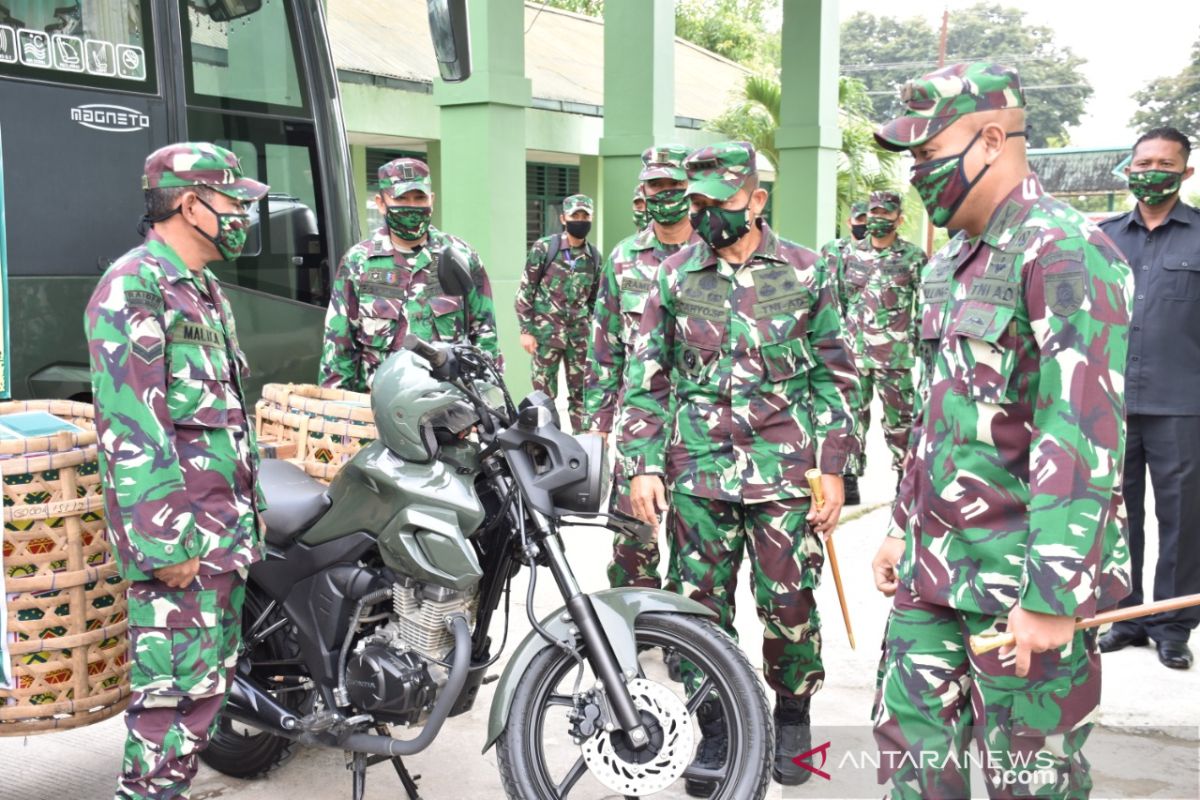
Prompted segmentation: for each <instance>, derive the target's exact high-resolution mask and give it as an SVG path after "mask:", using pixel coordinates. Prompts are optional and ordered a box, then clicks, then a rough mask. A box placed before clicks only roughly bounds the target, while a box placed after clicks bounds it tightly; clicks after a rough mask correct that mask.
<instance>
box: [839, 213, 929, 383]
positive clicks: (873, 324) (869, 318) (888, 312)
mask: <svg viewBox="0 0 1200 800" xmlns="http://www.w3.org/2000/svg"><path fill="white" fill-rule="evenodd" d="M838 261H839V269H838V272H837V285H838V300H839V302H840V303H841V305H842V310H843V314H844V315H845V320H846V334H847V338H848V339H849V341H850V346H851V347H852V348H853V350H854V354H855V356H856V357H857V358H858V366H859V368H860V369H910V368H911V367H912V366H913V364H914V363H915V355H916V354H915V352H914V349H915V346H916V342H917V336H916V323H917V285H918V283H919V280H920V274H921V267H923V266H924V265H925V252H924V251H923V250H921V248H919V247H917V246H916V245H915V244H913V243H912V242H906V241H905V240H903V239H901V238H899V237H897V238H896V241H894V242H893V243H892V244H891V245H890V246H888V247H885V248H884V249H882V250H876V249H875V247H874V245H872V244H871V237H870V236H867V237H866V238H864V239H863V240H862V241H861V242H854V243H851V244H849V245H848V246H847V247H845V248H844V249H843V250H842V252H841V257H840V258H839V259H838Z"/></svg>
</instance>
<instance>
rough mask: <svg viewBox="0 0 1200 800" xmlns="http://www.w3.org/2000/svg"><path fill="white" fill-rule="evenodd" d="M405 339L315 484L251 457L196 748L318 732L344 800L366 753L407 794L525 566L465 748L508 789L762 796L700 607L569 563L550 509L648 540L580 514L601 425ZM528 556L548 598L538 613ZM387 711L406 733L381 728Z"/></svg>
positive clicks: (600, 482)
mask: <svg viewBox="0 0 1200 800" xmlns="http://www.w3.org/2000/svg"><path fill="white" fill-rule="evenodd" d="M441 261H442V263H441V264H440V266H439V276H440V280H441V283H442V286H443V289H444V290H445V291H447V292H448V293H450V294H459V295H463V294H465V293H466V289H467V286H468V283H467V282H468V281H469V277H467V275H466V274H465V271H464V269H463V267H462V265H461V264H460V263H458V262H457V261H455V259H454V258H453V257H449V258H444V259H442V260H441ZM456 289H457V291H456ZM406 348H407V349H405V350H402V351H400V352H397V353H395V354H394V355H392V356H391V357H390V358H389V359H388V360H387V361H386V362H385V363H384V365H383V366H382V367H381V369H380V370H379V372H378V374H377V375H376V377H375V381H374V385H373V389H372V409H373V411H374V414H375V422H376V426H377V428H378V431H379V440H378V441H376V442H373V443H371V444H370V445H368V446H367V447H365V448H363V449H362V451H360V452H359V453H358V454H357V455H356V456H355V457H354V458H353V459H352V460H351V461H350V462H349V463H347V464H346V466H345V467H343V469H342V470H341V472H340V473H339V474H338V476H337V478H336V479H335V480H334V481H333V483H332V484H331V485H330V486H328V487H326V486H324V485H323V484H320V483H318V482H316V481H314V480H312V479H311V478H309V477H308V476H307V475H306V474H305V473H304V472H303V471H302V470H300V469H299V468H298V467H295V466H293V465H291V464H288V463H286V462H282V461H266V462H264V463H263V465H262V470H261V474H260V480H261V484H262V487H263V491H264V493H265V495H266V498H267V503H268V506H269V510H268V511H267V512H266V513H265V518H266V522H267V528H268V532H267V545H268V555H267V558H266V559H265V560H264V561H262V562H260V563H258V564H255V565H254V566H253V567H252V568H251V570H250V575H249V579H248V586H247V598H246V606H245V611H244V627H243V630H244V643H243V651H242V655H241V659H240V661H239V664H238V670H237V677H236V680H235V681H234V683H233V686H232V689H231V692H230V696H229V702H228V704H227V706H226V708H225V711H224V713H223V715H222V717H221V720H220V722H219V727H218V730H217V731H216V734H215V735H214V737H213V739H212V742H211V744H210V746H209V747H208V749H207V750H205V751H204V753H203V754H202V755H201V759H202V760H203V761H204V762H205V763H206V764H208V765H209V766H211V767H213V768H214V769H216V770H218V771H220V772H223V773H225V774H228V775H232V776H236V777H243V778H245V777H253V776H257V775H262V774H265V773H266V772H268V771H270V770H271V769H273V768H275V767H276V766H278V765H280V764H281V763H283V762H284V761H285V760H286V759H287V758H288V757H289V756H290V755H292V754H293V753H294V751H295V748H296V746H297V745H298V744H305V745H314V746H323V747H331V748H337V749H342V750H345V751H347V753H348V755H349V757H350V759H351V767H352V771H353V776H354V777H353V796H354V798H355V800H359V799H360V798H361V797H362V795H363V792H364V787H365V781H366V770H367V767H368V766H369V765H370V764H373V763H377V762H379V761H384V760H390V761H391V762H392V763H393V766H394V767H395V769H396V771H397V773H398V774H399V777H400V780H401V782H402V783H403V785H404V788H405V790H406V792H407V793H408V796H409V798H417V797H418V793H417V786H416V781H415V779H414V778H413V777H412V775H411V774H410V773H409V772H408V770H407V768H406V766H405V764H404V763H403V761H402V758H403V757H404V756H410V755H413V754H415V753H419V752H420V751H421V750H423V749H424V748H426V747H427V746H428V745H429V744H430V743H431V742H432V741H433V739H434V738H435V737H436V736H437V735H438V733H439V732H440V731H441V730H442V726H443V724H444V723H445V722H446V720H447V718H449V717H452V716H455V715H458V714H462V713H463V712H465V711H467V710H469V709H470V708H471V707H472V705H473V703H474V702H475V698H476V695H477V694H478V692H479V689H480V687H481V685H483V684H484V683H485V681H486V680H487V678H486V676H487V674H488V671H489V669H490V668H491V667H492V666H493V665H495V664H496V662H497V660H498V659H499V656H500V654H501V653H502V652H503V651H504V650H505V641H506V640H507V636H508V609H509V597H510V589H511V583H512V579H513V577H514V576H515V575H516V574H517V572H518V571H519V570H520V569H521V567H522V566H524V567H528V568H529V569H530V575H529V583H528V592H527V597H526V610H527V612H528V614H529V621H530V623H531V625H532V628H533V630H532V631H531V632H530V634H529V635H528V636H526V637H525V639H524V641H522V642H521V643H520V645H519V646H518V647H517V648H516V650H515V652H514V653H513V654H512V656H511V657H510V658H509V660H508V663H507V665H506V666H505V667H504V671H503V674H502V675H501V676H500V678H499V682H498V683H497V685H496V691H495V697H494V699H493V701H492V709H491V719H490V722H489V724H488V730H487V737H486V739H485V741H484V743H483V745H484V751H485V752H486V750H487V749H489V748H490V747H492V746H493V745H496V747H497V755H498V757H499V763H500V771H501V777H502V779H503V784H504V788H505V791H506V792H507V794H508V796H509V797H512V798H565V797H569V796H575V797H580V796H596V792H597V790H601V793H602V794H608V793H611V792H615V793H617V794H618V795H623V796H626V797H636V796H644V795H651V794H654V793H657V792H661V791H664V790H667V789H670V788H672V787H676V786H678V785H679V784H683V783H686V784H687V786H688V788H689V790H690V791H693V793H694V792H695V789H696V787H697V786H700V787H707V788H710V789H712V791H713V793H712V795H711V796H713V797H718V798H729V799H730V800H732V799H734V798H736V800H747V799H748V798H761V797H762V796H763V795H764V794H765V792H766V787H767V783H768V780H769V778H770V763H771V757H772V755H773V741H774V739H773V733H772V724H771V715H770V713H769V711H768V707H767V701H766V696H765V694H764V692H763V688H762V684H761V682H760V681H759V679H758V677H757V675H756V674H755V671H754V670H753V668H752V667H751V666H750V663H749V662H748V661H747V659H746V657H745V655H744V654H743V653H742V651H741V650H740V649H739V648H738V646H737V644H736V643H735V642H734V641H733V640H732V639H731V638H730V637H729V636H728V635H727V634H726V633H724V632H723V631H722V630H721V629H720V628H718V627H717V626H716V625H715V624H714V623H713V621H712V614H711V612H710V611H709V610H708V609H706V608H705V607H704V606H702V605H700V604H698V603H695V602H693V601H691V600H689V599H687V598H684V597H681V596H679V595H676V594H671V593H668V592H663V591H658V590H650V589H607V590H603V591H598V592H592V593H587V592H584V591H582V590H581V589H580V587H579V585H578V583H577V581H576V579H575V576H574V575H573V573H572V571H571V567H570V564H569V563H568V561H567V557H566V554H565V552H564V549H563V543H562V539H561V538H560V528H561V526H563V525H564V524H567V522H568V521H569V524H571V525H579V524H591V525H599V526H605V527H608V528H610V529H618V530H622V531H624V532H625V533H627V534H629V535H643V536H645V535H647V534H649V535H653V532H652V531H648V530H647V529H646V528H645V526H643V525H642V523H640V522H638V521H636V520H633V519H630V518H626V517H619V516H612V515H609V514H604V513H600V511H599V509H600V505H601V502H602V500H603V498H604V496H605V494H606V491H607V483H608V470H607V467H606V461H605V457H604V452H603V442H602V440H601V439H600V437H598V436H593V435H582V436H571V435H568V434H566V433H564V432H563V431H562V430H560V428H559V423H558V417H557V413H556V411H555V408H554V404H553V402H552V401H551V399H550V398H549V397H547V396H546V395H544V394H541V393H536V392H535V393H534V394H532V395H530V396H529V397H528V398H526V399H525V400H524V401H522V403H521V404H520V407H516V406H514V403H513V401H512V399H511V397H510V396H509V395H508V392H507V390H506V388H505V386H504V382H503V380H502V378H501V376H500V374H499V372H498V371H497V369H496V367H495V366H494V364H493V363H492V361H491V359H490V358H489V357H488V356H487V355H486V354H484V353H483V352H481V351H480V350H478V349H477V348H475V347H473V346H471V345H465V344H437V345H430V344H426V343H424V342H420V341H417V340H415V339H413V338H412V337H410V338H409V341H407V342H406ZM542 567H545V568H547V569H548V570H549V572H550V574H551V576H552V577H553V579H554V583H555V585H556V586H557V587H558V590H559V592H560V593H561V595H562V598H563V601H564V605H563V607H561V608H560V609H558V610H557V611H555V612H554V613H553V614H550V615H549V616H547V617H545V618H543V619H540V620H539V619H537V618H536V616H535V615H534V612H533V596H534V590H535V587H536V585H537V578H538V575H539V572H540V568H542ZM502 603H503V608H504V614H503V617H504V624H503V635H502V636H501V641H500V643H499V644H498V645H497V644H495V643H494V642H493V640H492V636H491V634H492V628H493V622H494V621H496V617H497V615H496V612H497V611H498V610H500V608H501V604H502ZM666 651H674V652H676V653H678V654H679V656H680V657H681V658H682V659H683V663H684V664H685V670H684V672H685V680H684V681H683V682H681V683H676V682H674V681H671V680H670V679H669V678H667V676H666V671H665V670H664V669H663V665H662V654H663V653H664V652H666ZM702 703H703V704H704V705H705V707H706V710H710V709H715V708H716V707H717V706H719V707H720V709H721V712H722V713H721V719H722V720H723V723H724V725H725V727H726V735H727V742H728V744H727V747H726V750H725V758H724V763H723V764H722V765H721V766H720V767H718V768H711V767H702V766H700V765H696V764H693V760H694V756H695V751H696V747H697V745H698V743H699V740H700V735H699V725H698V724H697V721H696V714H697V711H698V710H699V709H700V707H701V704H702ZM392 726H396V727H408V728H412V729H416V730H417V731H418V732H417V733H416V734H415V735H413V736H411V737H410V738H398V737H395V736H393V735H392V733H391V728H392ZM588 784H590V788H589V787H588ZM597 784H599V786H597ZM573 792H574V794H572V793H573Z"/></svg>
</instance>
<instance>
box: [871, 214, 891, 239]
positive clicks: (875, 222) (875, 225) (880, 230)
mask: <svg viewBox="0 0 1200 800" xmlns="http://www.w3.org/2000/svg"><path fill="white" fill-rule="evenodd" d="M894 230H896V220H894V219H888V218H887V217H867V233H869V234H871V235H872V236H878V237H880V238H883V237H884V236H887V235H888V234H889V233H891V232H892V231H894Z"/></svg>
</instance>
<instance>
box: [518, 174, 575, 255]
mask: <svg viewBox="0 0 1200 800" xmlns="http://www.w3.org/2000/svg"><path fill="white" fill-rule="evenodd" d="M578 193H579V167H575V166H571V165H568V164H526V165H525V196H526V212H525V245H526V246H527V247H528V246H529V245H532V244H533V243H534V242H535V241H537V240H538V239H540V238H542V237H543V236H546V235H547V234H549V233H553V232H555V231H557V230H560V229H561V228H562V224H561V223H560V222H559V221H558V216H559V214H561V213H562V201H563V198H564V197H568V196H570V195H573V194H578Z"/></svg>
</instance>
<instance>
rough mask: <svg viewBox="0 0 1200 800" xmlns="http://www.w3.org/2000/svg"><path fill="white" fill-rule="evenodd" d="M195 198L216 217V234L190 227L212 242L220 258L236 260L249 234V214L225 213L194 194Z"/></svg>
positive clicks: (196, 226) (197, 227) (195, 226)
mask: <svg viewBox="0 0 1200 800" xmlns="http://www.w3.org/2000/svg"><path fill="white" fill-rule="evenodd" d="M196 199H197V200H199V201H200V203H201V205H203V206H204V207H205V208H207V209H208V210H209V211H211V212H212V213H213V216H215V217H216V218H217V235H216V236H209V235H208V234H207V233H205V232H204V231H203V230H201V228H200V227H199V226H198V225H193V226H192V227H194V228H195V229H196V230H197V231H199V232H200V235H201V236H203V237H204V238H205V239H208V240H209V241H210V242H212V243H213V246H214V247H216V248H217V252H218V253H220V254H221V258H222V260H224V261H234V260H236V259H237V257H238V256H240V255H241V254H242V250H244V249H245V248H246V237H247V236H249V234H250V215H249V214H225V213H222V212H220V211H217V210H216V209H215V208H213V207H212V206H210V205H209V204H208V203H206V202H205V201H204V198H202V197H200V196H199V195H197V196H196Z"/></svg>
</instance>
